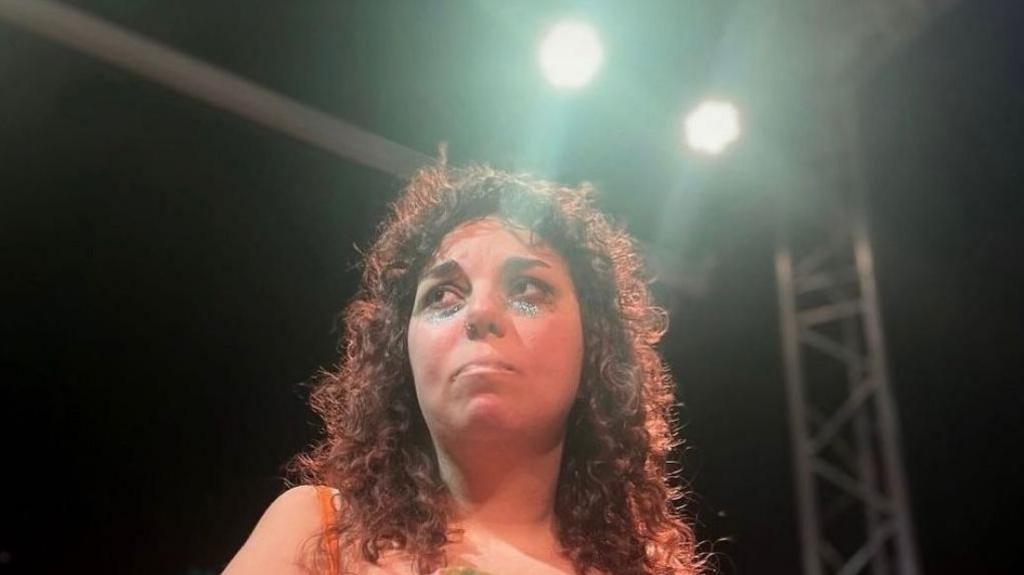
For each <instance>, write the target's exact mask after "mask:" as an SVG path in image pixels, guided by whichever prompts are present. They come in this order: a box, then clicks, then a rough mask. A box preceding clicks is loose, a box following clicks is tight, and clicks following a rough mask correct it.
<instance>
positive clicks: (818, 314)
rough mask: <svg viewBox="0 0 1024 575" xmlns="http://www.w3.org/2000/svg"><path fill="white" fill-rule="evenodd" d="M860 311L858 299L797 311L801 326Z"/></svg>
mask: <svg viewBox="0 0 1024 575" xmlns="http://www.w3.org/2000/svg"><path fill="white" fill-rule="evenodd" d="M859 313H861V302H860V300H853V301H841V302H836V303H832V304H827V305H823V306H818V307H815V308H811V309H808V310H804V311H800V312H798V313H797V319H798V320H799V321H800V326H801V327H809V326H812V325H818V324H821V323H828V322H830V321H836V320H840V319H843V318H846V317H850V316H852V315H857V314H859Z"/></svg>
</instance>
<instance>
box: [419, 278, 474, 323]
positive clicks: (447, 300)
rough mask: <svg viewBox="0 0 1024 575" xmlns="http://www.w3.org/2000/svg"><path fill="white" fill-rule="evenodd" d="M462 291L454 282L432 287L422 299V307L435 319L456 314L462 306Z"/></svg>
mask: <svg viewBox="0 0 1024 575" xmlns="http://www.w3.org/2000/svg"><path fill="white" fill-rule="evenodd" d="M462 300H463V297H462V292H461V291H460V290H459V289H458V287H457V286H456V285H454V284H452V283H441V284H438V285H434V286H433V287H430V289H429V290H427V292H426V293H425V294H424V295H423V298H422V299H421V300H420V306H419V307H420V309H421V310H424V311H428V312H430V314H431V316H432V317H434V318H435V319H442V318H443V317H447V316H450V315H453V314H455V313H456V312H457V311H459V310H460V309H461V308H462Z"/></svg>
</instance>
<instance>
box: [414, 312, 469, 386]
mask: <svg viewBox="0 0 1024 575" xmlns="http://www.w3.org/2000/svg"><path fill="white" fill-rule="evenodd" d="M448 323H452V322H442V323H438V324H432V323H428V322H425V321H423V320H412V321H410V322H409V337H408V347H409V363H410V365H411V367H412V375H413V379H414V383H415V385H416V390H417V393H421V391H422V390H423V389H432V388H436V387H437V386H438V382H439V381H440V380H441V379H442V378H443V377H444V366H445V365H446V364H447V361H446V358H447V356H448V352H449V350H451V349H452V346H453V345H454V343H455V341H456V337H457V335H458V334H457V330H456V329H455V328H454V327H452V326H450V325H448Z"/></svg>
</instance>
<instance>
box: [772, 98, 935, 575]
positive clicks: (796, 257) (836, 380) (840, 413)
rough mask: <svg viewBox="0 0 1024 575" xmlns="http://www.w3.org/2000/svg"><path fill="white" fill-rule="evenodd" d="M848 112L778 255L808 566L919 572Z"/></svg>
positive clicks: (811, 570) (812, 572) (785, 230)
mask: <svg viewBox="0 0 1024 575" xmlns="http://www.w3.org/2000/svg"><path fill="white" fill-rule="evenodd" d="M852 109H853V108H852V106H851V107H849V109H848V110H847V114H846V115H844V116H841V117H839V118H837V121H836V122H835V123H836V129H837V131H839V133H841V134H845V135H846V136H847V137H846V138H844V139H843V141H844V142H845V143H846V145H845V146H839V149H837V153H838V154H839V158H837V159H836V161H837V162H841V164H840V165H842V166H843V169H840V170H838V171H837V172H836V173H835V174H833V175H832V177H830V178H829V179H830V180H832V181H831V186H832V187H834V188H835V189H834V190H829V193H827V194H820V195H819V196H818V198H819V202H818V203H817V204H815V201H814V200H813V199H809V195H804V196H803V197H801V198H800V199H799V200H800V201H799V202H793V205H790V206H788V207H789V208H793V209H795V212H794V211H792V210H787V212H786V213H787V214H789V217H788V218H787V221H786V223H784V224H783V225H782V226H780V234H779V239H778V243H777V249H776V255H775V269H776V279H777V282H778V297H779V313H780V315H779V317H780V323H781V330H782V343H783V354H784V363H785V379H786V389H787V395H788V403H789V412H790V420H791V440H792V444H793V460H794V472H795V478H796V486H797V507H798V511H799V520H800V536H801V543H802V554H803V569H804V573H805V574H807V575H822V574H826V573H828V574H833V573H834V574H839V575H853V574H856V573H872V574H874V575H887V574H890V573H897V574H901V575H917V574H918V573H919V572H920V569H919V561H918V557H917V551H916V546H915V542H914V532H913V527H912V522H911V517H910V509H909V504H908V501H907V492H906V484H905V478H904V472H903V467H902V458H901V455H900V445H899V444H900V442H899V425H898V422H897V416H896V408H895V405H894V401H893V398H892V394H891V391H890V388H889V376H888V368H887V365H886V364H887V361H886V352H885V341H884V337H883V332H882V319H881V311H880V308H879V301H878V290H877V286H876V281H875V269H874V261H873V254H872V249H871V244H870V242H869V238H868V230H867V222H866V216H865V210H864V198H863V196H864V193H863V183H862V180H861V178H860V173H861V172H860V167H859V156H858V150H857V143H856V140H857V138H856V133H855V129H856V125H857V124H856V122H855V120H854V118H853V117H852V116H851V115H849V110H852ZM832 192H838V193H832ZM822 198H824V201H821V199H822ZM796 204H802V206H801V205H796ZM807 205H811V206H813V207H811V208H810V209H809V210H808V211H809V212H811V213H806V212H805V213H804V214H803V215H802V216H801V215H800V211H799V208H800V207H803V208H805V209H806V208H807Z"/></svg>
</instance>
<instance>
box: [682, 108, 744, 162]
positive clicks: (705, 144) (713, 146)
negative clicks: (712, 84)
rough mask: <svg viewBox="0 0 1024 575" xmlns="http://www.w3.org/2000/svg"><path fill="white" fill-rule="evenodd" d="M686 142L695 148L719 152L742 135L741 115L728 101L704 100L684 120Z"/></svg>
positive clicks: (702, 150)
mask: <svg viewBox="0 0 1024 575" xmlns="http://www.w3.org/2000/svg"><path fill="white" fill-rule="evenodd" d="M684 128H685V131H686V143H687V144H688V145H689V146H690V147H691V148H693V149H694V150H697V151H700V152H706V153H708V154H718V153H719V152H721V151H722V150H724V149H725V148H726V146H728V145H729V144H731V143H733V142H735V141H736V138H738V137H739V135H740V115H739V112H737V111H736V107H735V106H733V105H732V104H730V103H728V102H721V101H716V100H708V101H706V102H702V103H701V105H699V106H697V108H696V109H694V110H693V111H692V112H690V113H689V115H687V116H686V121H685V122H684Z"/></svg>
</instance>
